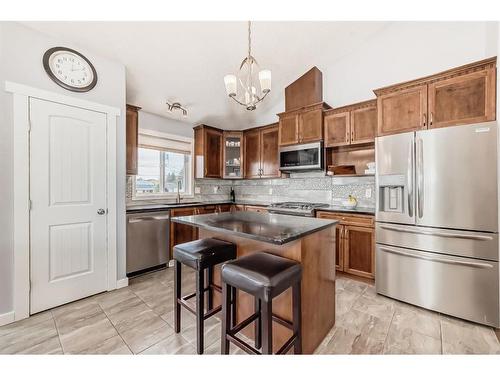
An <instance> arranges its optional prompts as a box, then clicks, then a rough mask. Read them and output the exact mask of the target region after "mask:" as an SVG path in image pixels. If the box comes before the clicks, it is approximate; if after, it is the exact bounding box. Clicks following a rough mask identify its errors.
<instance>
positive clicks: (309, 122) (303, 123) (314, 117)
mask: <svg viewBox="0 0 500 375" xmlns="http://www.w3.org/2000/svg"><path fill="white" fill-rule="evenodd" d="M322 139H323V110H322V109H315V110H312V111H306V112H303V113H301V114H300V117H299V142H300V143H309V142H317V141H320V140H322Z"/></svg>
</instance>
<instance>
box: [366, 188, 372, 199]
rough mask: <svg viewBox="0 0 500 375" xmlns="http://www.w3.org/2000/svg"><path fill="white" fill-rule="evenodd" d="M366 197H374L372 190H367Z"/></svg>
mask: <svg viewBox="0 0 500 375" xmlns="http://www.w3.org/2000/svg"><path fill="white" fill-rule="evenodd" d="M365 197H366V198H371V197H372V189H366V191H365Z"/></svg>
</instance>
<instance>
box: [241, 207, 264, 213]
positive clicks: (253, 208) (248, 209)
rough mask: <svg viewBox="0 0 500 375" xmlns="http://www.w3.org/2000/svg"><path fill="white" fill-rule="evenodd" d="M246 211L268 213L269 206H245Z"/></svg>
mask: <svg viewBox="0 0 500 375" xmlns="http://www.w3.org/2000/svg"><path fill="white" fill-rule="evenodd" d="M245 211H253V212H262V213H266V212H267V208H265V207H261V206H245Z"/></svg>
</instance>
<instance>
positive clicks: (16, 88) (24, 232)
mask: <svg viewBox="0 0 500 375" xmlns="http://www.w3.org/2000/svg"><path fill="white" fill-rule="evenodd" d="M5 91H7V92H10V93H12V94H13V123H14V142H13V156H14V165H13V167H14V171H16V178H15V179H14V181H13V183H14V247H13V251H14V254H13V255H14V274H13V281H14V282H13V310H14V321H17V320H21V319H24V318H27V317H28V316H29V314H30V278H31V274H30V250H31V249H30V207H29V205H30V165H29V157H30V144H29V132H30V117H29V116H30V99H31V98H35V99H41V100H46V101H51V102H56V103H59V104H63V105H69V106H73V107H78V108H82V109H86V110H91V111H95V112H100V113H104V114H105V115H106V134H107V135H106V138H107V139H106V205H107V209H108V214H107V215H106V225H107V228H106V237H107V249H106V250H107V290H112V289H116V287H117V259H116V223H117V212H116V160H115V158H112V157H111V158H110V157H108V156H109V155H116V130H117V117H118V116H120V113H121V110H120V109H119V108H116V107H111V106H107V105H103V104H99V103H95V102H91V101H87V100H83V99H78V98H75V97H71V96H67V95H62V94H58V93H54V92H51V91H46V90H42V89H38V88H35V87H30V86H26V85H23V84H19V83H15V82H9V81H6V82H5Z"/></svg>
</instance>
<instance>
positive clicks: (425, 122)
mask: <svg viewBox="0 0 500 375" xmlns="http://www.w3.org/2000/svg"><path fill="white" fill-rule="evenodd" d="M426 125H427V115H426V114H425V113H424V124H423V126H424V127H425V126H426Z"/></svg>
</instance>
